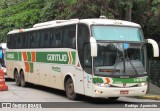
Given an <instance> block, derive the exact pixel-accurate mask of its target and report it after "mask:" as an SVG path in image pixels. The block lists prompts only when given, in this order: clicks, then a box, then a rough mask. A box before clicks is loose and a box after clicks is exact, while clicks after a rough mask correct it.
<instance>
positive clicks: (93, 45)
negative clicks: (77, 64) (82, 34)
mask: <svg viewBox="0 0 160 111" xmlns="http://www.w3.org/2000/svg"><path fill="white" fill-rule="evenodd" d="M90 45H91V56H92V57H97V42H96V39H95V38H93V37H91V38H90Z"/></svg>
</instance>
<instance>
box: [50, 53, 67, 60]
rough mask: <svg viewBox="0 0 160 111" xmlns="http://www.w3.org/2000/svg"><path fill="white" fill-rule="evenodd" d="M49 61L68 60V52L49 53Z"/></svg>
mask: <svg viewBox="0 0 160 111" xmlns="http://www.w3.org/2000/svg"><path fill="white" fill-rule="evenodd" d="M47 60H48V61H67V55H66V54H62V55H60V54H48V55H47Z"/></svg>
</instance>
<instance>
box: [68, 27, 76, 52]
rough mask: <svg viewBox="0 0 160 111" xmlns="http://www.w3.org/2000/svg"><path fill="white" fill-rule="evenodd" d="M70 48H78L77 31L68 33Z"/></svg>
mask: <svg viewBox="0 0 160 111" xmlns="http://www.w3.org/2000/svg"><path fill="white" fill-rule="evenodd" d="M67 47H69V48H74V49H75V48H76V31H75V30H73V29H71V30H69V31H68V44H67Z"/></svg>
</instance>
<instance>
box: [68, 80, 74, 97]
mask: <svg viewBox="0 0 160 111" xmlns="http://www.w3.org/2000/svg"><path fill="white" fill-rule="evenodd" d="M67 91H68V94H69V95H70V96H71V95H73V94H74V85H73V83H72V82H71V83H69V84H68V87H67Z"/></svg>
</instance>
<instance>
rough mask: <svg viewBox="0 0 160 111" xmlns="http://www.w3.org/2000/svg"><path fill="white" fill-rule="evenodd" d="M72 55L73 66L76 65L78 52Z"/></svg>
mask: <svg viewBox="0 0 160 111" xmlns="http://www.w3.org/2000/svg"><path fill="white" fill-rule="evenodd" d="M71 54H72V59H73V62H72V64H76V52H71Z"/></svg>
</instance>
